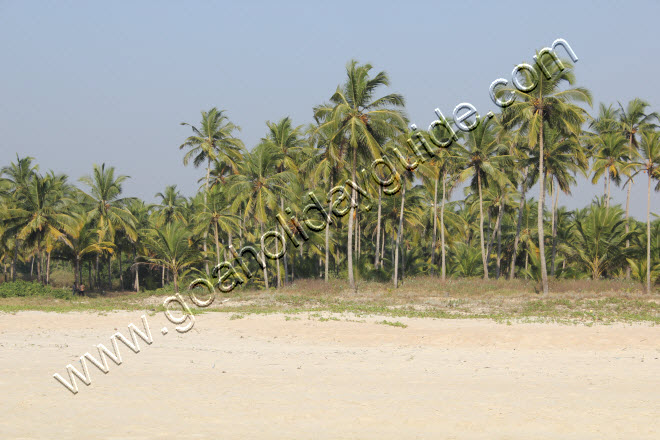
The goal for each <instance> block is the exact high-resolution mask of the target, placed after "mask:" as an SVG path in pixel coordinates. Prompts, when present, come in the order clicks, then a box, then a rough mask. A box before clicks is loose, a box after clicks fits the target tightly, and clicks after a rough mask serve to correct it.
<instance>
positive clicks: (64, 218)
mask: <svg viewBox="0 0 660 440" xmlns="http://www.w3.org/2000/svg"><path fill="white" fill-rule="evenodd" d="M68 191H69V190H68V186H67V184H66V177H64V176H55V175H54V174H52V173H51V174H47V175H45V176H41V175H39V174H34V175H33V176H32V177H31V178H30V179H29V180H28V181H27V183H26V185H25V186H22V187H20V190H19V192H18V193H17V194H16V200H17V202H18V203H17V204H16V205H14V206H13V207H11V208H9V209H7V210H6V211H5V212H4V216H5V219H6V220H9V225H10V228H11V229H12V230H13V231H15V234H16V235H15V236H16V238H17V239H18V240H21V241H23V242H27V243H31V244H34V246H35V250H36V254H37V277H38V278H39V280H40V281H41V282H42V283H43V284H48V279H49V269H50V252H47V257H48V260H47V262H46V266H45V267H44V251H45V250H47V249H46V248H45V246H48V244H49V243H52V242H54V241H57V240H60V241H62V242H64V243H66V244H69V245H70V243H69V240H68V239H67V238H66V235H65V233H64V229H65V227H66V225H67V223H68V222H69V220H70V217H69V215H68V214H67V213H66V212H67V208H68V204H69V199H68V197H66V194H67V192H68ZM44 269H45V270H44Z"/></svg>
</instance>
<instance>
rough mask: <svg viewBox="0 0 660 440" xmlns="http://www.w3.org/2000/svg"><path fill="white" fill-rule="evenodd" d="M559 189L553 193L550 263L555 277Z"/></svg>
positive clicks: (555, 189) (554, 189) (551, 271)
mask: <svg viewBox="0 0 660 440" xmlns="http://www.w3.org/2000/svg"><path fill="white" fill-rule="evenodd" d="M558 189H559V188H553V190H552V191H553V192H554V193H555V201H554V202H553V204H552V261H551V262H550V273H551V274H552V276H553V277H554V276H555V259H556V257H557V228H558V227H559V225H557V222H558V221H559V219H558V218H557V202H558V200H559V191H557V190H558Z"/></svg>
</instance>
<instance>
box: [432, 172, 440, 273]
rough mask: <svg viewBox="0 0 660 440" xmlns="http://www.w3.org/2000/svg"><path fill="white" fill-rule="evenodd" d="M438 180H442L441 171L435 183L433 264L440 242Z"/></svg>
mask: <svg viewBox="0 0 660 440" xmlns="http://www.w3.org/2000/svg"><path fill="white" fill-rule="evenodd" d="M438 180H440V174H439V173H438V177H437V178H436V179H435V183H434V185H433V240H432V241H431V265H434V264H435V247H436V244H437V242H438Z"/></svg>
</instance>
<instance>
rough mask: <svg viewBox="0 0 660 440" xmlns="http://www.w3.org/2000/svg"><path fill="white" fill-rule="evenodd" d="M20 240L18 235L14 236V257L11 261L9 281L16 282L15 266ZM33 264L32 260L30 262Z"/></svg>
mask: <svg viewBox="0 0 660 440" xmlns="http://www.w3.org/2000/svg"><path fill="white" fill-rule="evenodd" d="M19 243H20V240H19V239H18V234H15V235H14V257H13V258H12V260H11V280H12V281H16V266H17V264H16V263H17V262H18V247H19ZM32 262H33V263H34V260H32ZM30 278H32V273H30Z"/></svg>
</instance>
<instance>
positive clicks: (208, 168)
mask: <svg viewBox="0 0 660 440" xmlns="http://www.w3.org/2000/svg"><path fill="white" fill-rule="evenodd" d="M210 178H211V158H210V157H209V158H208V162H207V166H206V183H205V190H204V212H206V210H207V196H208V192H209V180H210ZM208 237H209V228H208V227H207V228H205V229H204V240H203V241H202V249H203V250H204V270H205V271H206V276H209V262H208V259H207V258H206V253H207V252H208V249H207V247H206V241H207V240H208ZM218 264H220V263H219V262H218Z"/></svg>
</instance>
